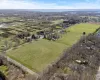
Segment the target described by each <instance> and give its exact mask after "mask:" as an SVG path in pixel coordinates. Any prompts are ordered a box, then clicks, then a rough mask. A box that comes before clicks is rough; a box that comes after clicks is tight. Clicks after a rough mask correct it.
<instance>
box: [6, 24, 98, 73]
mask: <svg viewBox="0 0 100 80" xmlns="http://www.w3.org/2000/svg"><path fill="white" fill-rule="evenodd" d="M97 28H99V25H97V24H89V23H81V24H76V25H73V26H71V27H69V28H67V29H66V31H67V33H65V34H63V35H62V37H61V38H60V39H58V40H57V41H48V40H45V39H40V40H38V41H33V42H32V43H26V44H24V45H22V46H20V47H18V48H17V49H15V50H9V51H8V52H7V55H8V56H9V57H11V58H13V59H15V60H16V61H18V62H20V63H22V64H23V65H25V66H26V67H28V68H30V69H31V70H33V71H35V72H40V71H42V70H43V69H45V68H46V67H47V66H48V64H50V63H51V62H53V61H55V60H56V59H57V58H58V57H59V56H60V55H61V54H62V53H63V51H64V49H66V48H68V47H70V46H72V45H73V44H74V43H76V42H77V41H78V40H79V39H80V38H81V36H82V35H83V32H86V35H88V34H89V33H93V32H94V31H95V30H96V29H97Z"/></svg>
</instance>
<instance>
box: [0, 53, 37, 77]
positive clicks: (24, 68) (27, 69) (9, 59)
mask: <svg viewBox="0 0 100 80" xmlns="http://www.w3.org/2000/svg"><path fill="white" fill-rule="evenodd" d="M0 56H2V57H4V58H5V59H7V61H8V62H9V63H12V64H14V65H15V66H17V67H19V68H20V69H21V70H23V71H24V72H27V73H29V74H31V75H34V76H36V77H38V76H39V74H37V73H35V72H33V71H32V70H30V69H29V68H27V67H25V66H24V65H22V64H21V63H19V62H17V61H15V60H13V59H11V58H10V57H8V56H4V55H3V54H0Z"/></svg>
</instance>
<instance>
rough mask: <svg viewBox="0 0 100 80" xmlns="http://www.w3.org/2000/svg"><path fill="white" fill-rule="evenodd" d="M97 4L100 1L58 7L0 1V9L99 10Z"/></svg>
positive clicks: (53, 4)
mask: <svg viewBox="0 0 100 80" xmlns="http://www.w3.org/2000/svg"><path fill="white" fill-rule="evenodd" d="M60 1H61V0H60ZM63 2H64V1H63ZM63 2H62V3H63ZM99 3H100V0H95V3H93V2H92V1H91V0H86V2H84V3H83V2H79V3H72V4H68V5H67V3H66V5H65V4H64V5H60V4H57V3H42V2H36V1H32V2H30V1H28V0H27V1H25V0H0V9H100V6H99Z"/></svg>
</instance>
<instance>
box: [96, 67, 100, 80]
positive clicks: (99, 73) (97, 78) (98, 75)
mask: <svg viewBox="0 0 100 80" xmlns="http://www.w3.org/2000/svg"><path fill="white" fill-rule="evenodd" d="M96 80H100V67H99V69H98V73H97V75H96Z"/></svg>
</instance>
